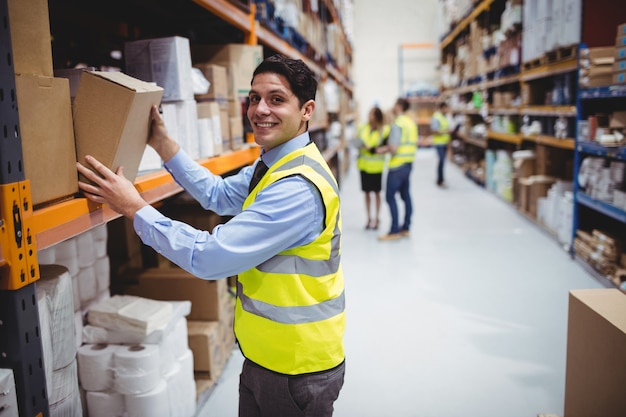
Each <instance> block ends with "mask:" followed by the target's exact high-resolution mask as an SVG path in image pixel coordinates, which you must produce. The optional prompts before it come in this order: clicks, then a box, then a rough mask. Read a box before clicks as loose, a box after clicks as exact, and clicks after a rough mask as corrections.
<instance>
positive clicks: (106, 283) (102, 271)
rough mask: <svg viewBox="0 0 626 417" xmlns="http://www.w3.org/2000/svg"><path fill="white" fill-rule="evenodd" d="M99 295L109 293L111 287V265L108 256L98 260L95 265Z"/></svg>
mask: <svg viewBox="0 0 626 417" xmlns="http://www.w3.org/2000/svg"><path fill="white" fill-rule="evenodd" d="M94 269H95V271H96V283H97V287H98V293H101V292H103V291H107V292H108V291H109V287H110V286H111V263H110V260H109V257H108V256H106V255H105V256H103V257H101V258H98V259H96V262H95V263H94Z"/></svg>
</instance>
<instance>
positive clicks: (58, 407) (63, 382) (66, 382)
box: [48, 360, 83, 417]
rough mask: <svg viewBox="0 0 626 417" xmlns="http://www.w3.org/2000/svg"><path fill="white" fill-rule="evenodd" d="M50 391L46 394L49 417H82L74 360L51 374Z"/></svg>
mask: <svg viewBox="0 0 626 417" xmlns="http://www.w3.org/2000/svg"><path fill="white" fill-rule="evenodd" d="M51 385H52V391H51V392H48V399H49V402H50V416H51V417H82V415H83V407H82V403H81V400H80V390H79V388H78V374H77V368H76V360H73V361H72V362H71V363H70V364H69V365H68V366H66V367H65V368H62V369H56V370H54V371H53V372H52V384H51Z"/></svg>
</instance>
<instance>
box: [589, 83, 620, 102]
mask: <svg viewBox="0 0 626 417" xmlns="http://www.w3.org/2000/svg"><path fill="white" fill-rule="evenodd" d="M620 97H622V98H623V97H626V84H619V85H608V86H605V87H593V88H581V89H580V91H579V98H580V99H581V100H593V99H607V98H620Z"/></svg>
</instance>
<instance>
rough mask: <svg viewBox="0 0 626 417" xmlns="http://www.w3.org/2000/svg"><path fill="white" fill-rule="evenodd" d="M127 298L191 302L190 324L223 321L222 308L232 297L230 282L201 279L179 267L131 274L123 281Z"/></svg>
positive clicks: (148, 269) (124, 276) (125, 275)
mask: <svg viewBox="0 0 626 417" xmlns="http://www.w3.org/2000/svg"><path fill="white" fill-rule="evenodd" d="M122 279H123V281H124V282H125V285H124V294H129V295H137V296H140V297H145V298H152V299H154V300H170V301H181V300H189V301H191V313H189V316H187V319H189V320H215V321H219V320H220V312H221V311H222V309H221V305H222V304H223V303H224V302H225V299H226V297H229V294H228V291H227V288H226V279H225V278H224V279H219V280H204V279H200V278H198V277H196V276H194V275H192V274H190V273H188V272H186V271H184V270H183V269H181V268H179V267H172V268H147V269H143V270H138V271H135V270H131V271H128V272H127V273H126V274H124V275H123V277H122Z"/></svg>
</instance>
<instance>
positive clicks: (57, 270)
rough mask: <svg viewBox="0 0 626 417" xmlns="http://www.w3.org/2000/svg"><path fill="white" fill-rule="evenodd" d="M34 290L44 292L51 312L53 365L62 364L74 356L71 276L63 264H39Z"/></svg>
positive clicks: (54, 366) (56, 367)
mask: <svg viewBox="0 0 626 417" xmlns="http://www.w3.org/2000/svg"><path fill="white" fill-rule="evenodd" d="M39 272H40V279H39V281H37V284H36V288H37V293H38V294H39V293H40V292H43V293H45V295H46V300H47V303H48V310H49V312H50V324H51V326H50V329H51V333H50V335H51V336H50V338H51V340H52V369H53V370H57V369H61V368H65V367H66V366H67V365H69V364H70V362H72V361H73V360H74V359H75V358H76V336H75V335H74V295H73V291H72V279H71V277H70V274H69V271H68V269H67V268H66V267H63V266H60V265H40V268H39Z"/></svg>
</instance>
